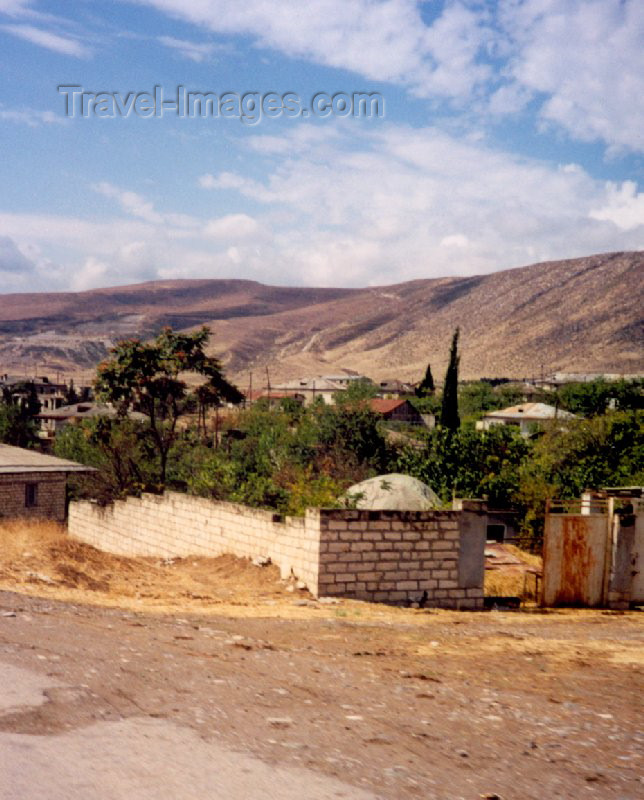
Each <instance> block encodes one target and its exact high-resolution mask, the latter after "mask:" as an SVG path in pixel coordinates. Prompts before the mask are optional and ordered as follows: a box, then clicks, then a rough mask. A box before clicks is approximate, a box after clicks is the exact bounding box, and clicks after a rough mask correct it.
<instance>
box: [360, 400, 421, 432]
mask: <svg viewBox="0 0 644 800" xmlns="http://www.w3.org/2000/svg"><path fill="white" fill-rule="evenodd" d="M369 406H370V408H371V410H372V411H375V413H376V414H378V415H380V416H381V417H382V419H384V420H387V421H388V422H404V423H406V424H407V425H424V424H425V421H424V420H423V416H422V415H421V414H419V413H418V411H416V409H415V408H414V406H413V405H412V404H411V403H410V402H409V400H404V399H402V398H385V397H374V398H373V399H372V400H371V401H370V403H369Z"/></svg>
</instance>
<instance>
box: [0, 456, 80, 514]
mask: <svg viewBox="0 0 644 800" xmlns="http://www.w3.org/2000/svg"><path fill="white" fill-rule="evenodd" d="M92 471H93V470H92V468H91V467H85V466H83V465H82V464H77V463H76V462H75V461H67V459H64V458H55V457H54V456H49V455H43V454H42V453H39V452H37V451H36V450H25V449H24V448H22V447H13V446H11V445H8V444H0V517H9V518H17V517H36V518H39V519H51V520H55V521H56V522H63V521H64V520H65V518H66V516H67V476H68V475H69V474H70V473H79V472H92Z"/></svg>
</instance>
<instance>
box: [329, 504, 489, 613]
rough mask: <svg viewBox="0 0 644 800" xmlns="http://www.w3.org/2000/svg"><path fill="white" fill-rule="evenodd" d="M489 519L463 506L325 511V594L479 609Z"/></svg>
mask: <svg viewBox="0 0 644 800" xmlns="http://www.w3.org/2000/svg"><path fill="white" fill-rule="evenodd" d="M486 528H487V516H486V513H485V511H484V510H483V509H480V508H479V507H475V506H474V505H473V504H472V507H471V508H465V509H464V510H463V511H345V510H338V511H336V510H325V509H323V510H322V511H321V512H320V573H319V591H320V594H322V595H329V596H337V597H354V598H357V599H361V600H371V601H376V602H384V603H393V604H407V603H410V602H414V603H415V602H419V603H420V604H421V605H427V606H432V607H439V608H463V609H464V608H470V609H474V608H482V607H483V576H484V569H485V564H484V557H485V535H486Z"/></svg>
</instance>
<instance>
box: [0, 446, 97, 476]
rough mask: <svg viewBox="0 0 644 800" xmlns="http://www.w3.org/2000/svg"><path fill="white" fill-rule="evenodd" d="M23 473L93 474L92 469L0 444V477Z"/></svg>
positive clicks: (54, 457)
mask: <svg viewBox="0 0 644 800" xmlns="http://www.w3.org/2000/svg"><path fill="white" fill-rule="evenodd" d="M25 472H93V468H92V467H86V466H84V465H83V464H78V463H77V462H76V461H68V460H67V459H66V458H57V457H56V456H47V455H45V454H44V453H39V452H38V451H37V450H25V448H24V447H13V446H12V445H9V444H0V475H7V474H13V473H16V474H18V473H25Z"/></svg>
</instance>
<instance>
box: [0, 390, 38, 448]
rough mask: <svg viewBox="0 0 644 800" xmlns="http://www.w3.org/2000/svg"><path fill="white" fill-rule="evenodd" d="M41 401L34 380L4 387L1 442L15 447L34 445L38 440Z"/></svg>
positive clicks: (0, 420)
mask: <svg viewBox="0 0 644 800" xmlns="http://www.w3.org/2000/svg"><path fill="white" fill-rule="evenodd" d="M38 413H40V402H39V400H38V395H37V393H36V387H35V386H34V384H33V383H32V382H25V383H21V384H18V385H16V386H14V387H13V389H12V390H11V391H10V390H9V389H6V388H5V389H4V390H3V393H2V401H1V402H0V442H4V443H5V444H11V445H14V446H15V447H32V446H34V445H35V444H36V443H37V442H38V435H37V434H38V424H37V422H36V420H35V416H36V414H38Z"/></svg>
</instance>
